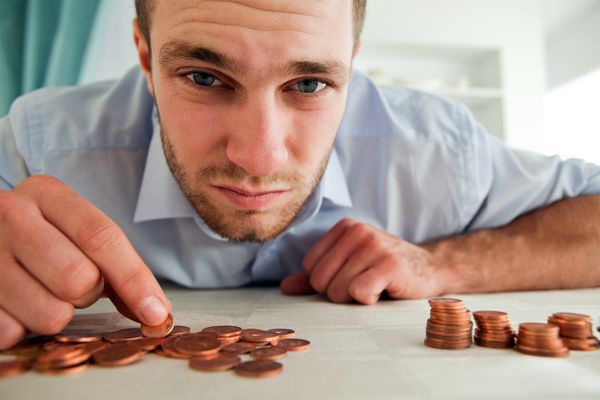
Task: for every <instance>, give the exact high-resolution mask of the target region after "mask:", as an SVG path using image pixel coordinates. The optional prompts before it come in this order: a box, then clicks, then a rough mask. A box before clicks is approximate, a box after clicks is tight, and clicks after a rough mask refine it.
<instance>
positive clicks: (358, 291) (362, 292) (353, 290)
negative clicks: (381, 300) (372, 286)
mask: <svg viewBox="0 0 600 400" xmlns="http://www.w3.org/2000/svg"><path fill="white" fill-rule="evenodd" d="M348 294H350V296H351V297H352V298H353V299H354V300H356V301H358V302H359V303H362V304H370V303H369V299H370V298H371V293H369V292H368V290H366V289H365V287H364V286H362V285H359V284H356V283H352V284H351V285H350V286H349V287H348Z"/></svg>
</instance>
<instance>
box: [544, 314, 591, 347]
mask: <svg viewBox="0 0 600 400" xmlns="http://www.w3.org/2000/svg"><path fill="white" fill-rule="evenodd" d="M548 323H549V324H554V325H557V326H558V328H559V334H560V337H561V339H562V341H563V342H564V343H565V345H567V347H568V348H569V349H571V350H582V351H592V350H596V349H597V348H598V339H596V337H594V333H593V331H592V317H590V316H589V315H584V314H577V313H567V312H561V313H554V314H552V315H551V316H550V317H548ZM599 329H600V328H599Z"/></svg>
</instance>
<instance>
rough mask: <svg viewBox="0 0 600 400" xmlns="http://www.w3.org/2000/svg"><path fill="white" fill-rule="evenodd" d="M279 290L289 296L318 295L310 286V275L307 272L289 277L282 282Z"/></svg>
mask: <svg viewBox="0 0 600 400" xmlns="http://www.w3.org/2000/svg"><path fill="white" fill-rule="evenodd" d="M279 289H280V290H281V293H283V294H286V295H288V296H298V295H302V294H313V293H317V291H316V290H315V289H313V287H312V286H311V285H310V275H309V274H308V273H306V272H299V273H297V274H294V275H290V276H288V277H287V278H285V279H284V280H283V281H281V284H280V285H279Z"/></svg>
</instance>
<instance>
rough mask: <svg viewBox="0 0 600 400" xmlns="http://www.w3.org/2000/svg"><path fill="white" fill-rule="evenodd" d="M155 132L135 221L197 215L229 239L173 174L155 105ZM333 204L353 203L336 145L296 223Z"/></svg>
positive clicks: (153, 117) (202, 225)
mask: <svg viewBox="0 0 600 400" xmlns="http://www.w3.org/2000/svg"><path fill="white" fill-rule="evenodd" d="M152 126H153V134H152V139H151V141H150V147H149V149H148V157H147V158H146V167H145V169H144V175H143V177H142V184H141V187H140V193H139V196H138V202H137V206H136V209H135V214H134V217H133V222H135V223H139V222H146V221H153V220H160V219H172V218H194V220H195V221H196V223H197V224H198V226H199V227H200V228H201V229H202V230H203V231H204V232H205V233H206V234H208V235H209V236H211V237H213V238H215V239H220V240H226V239H224V238H223V237H221V236H220V235H218V234H216V233H215V232H214V231H212V230H211V229H210V228H209V227H208V226H207V225H206V224H205V223H204V221H203V220H202V219H201V218H200V217H199V216H198V214H197V213H196V210H194V208H193V207H192V205H191V204H190V202H189V200H188V199H187V197H186V196H185V194H184V193H183V191H182V190H181V188H180V187H179V184H178V183H177V181H176V180H175V178H174V177H173V175H172V174H171V170H170V169H169V166H168V164H167V160H166V158H165V154H164V151H163V148H162V144H161V138H160V124H159V123H158V118H157V114H156V109H155V111H154V112H153V114H152ZM324 198H325V199H328V200H329V201H331V202H332V203H333V204H336V205H339V206H343V207H352V200H351V198H350V192H349V191H348V185H347V183H346V178H345V176H344V172H343V170H342V165H341V164H340V160H339V157H338V154H337V152H336V150H335V149H334V150H333V152H332V154H331V157H330V159H329V162H328V164H327V168H326V169H325V172H324V174H323V178H322V179H321V181H320V183H319V186H318V188H317V190H316V191H315V193H314V194H313V196H311V198H310V199H309V201H308V202H307V204H306V205H305V207H304V209H303V211H302V212H301V213H300V214H299V215H298V217H297V218H296V220H295V221H294V223H293V225H296V224H299V223H301V222H303V221H306V220H308V219H310V218H312V217H313V216H314V215H315V214H316V213H317V212H318V211H319V209H320V207H321V204H322V202H323V199H324Z"/></svg>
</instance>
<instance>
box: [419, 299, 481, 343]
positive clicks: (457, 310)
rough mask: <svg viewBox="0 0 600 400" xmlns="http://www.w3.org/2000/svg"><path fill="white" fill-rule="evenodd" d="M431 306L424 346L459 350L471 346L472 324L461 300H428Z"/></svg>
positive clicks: (468, 312)
mask: <svg viewBox="0 0 600 400" xmlns="http://www.w3.org/2000/svg"><path fill="white" fill-rule="evenodd" d="M428 301H429V305H430V306H431V310H430V315H429V319H428V320H427V324H426V328H425V340H424V341H423V343H424V344H425V345H426V346H429V347H433V348H436V349H444V350H459V349H465V348H467V347H470V346H471V343H472V341H473V340H472V334H471V332H472V330H473V322H471V313H470V311H469V310H467V309H466V308H465V305H464V303H463V301H462V300H460V299H454V298H449V297H438V298H433V299H429V300H428Z"/></svg>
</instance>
